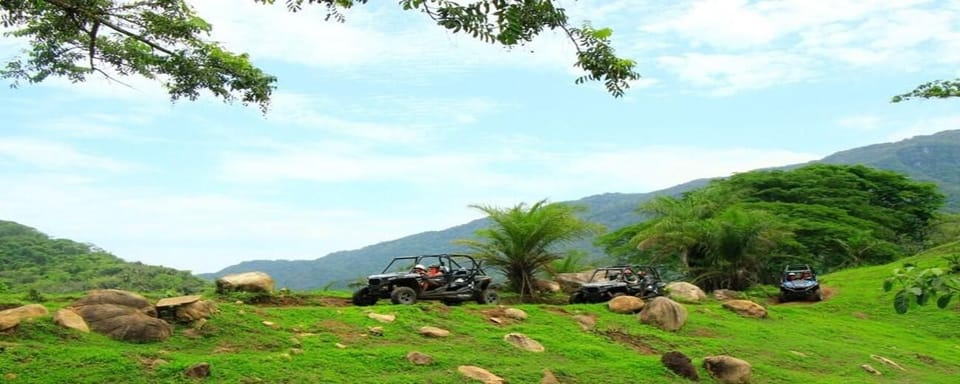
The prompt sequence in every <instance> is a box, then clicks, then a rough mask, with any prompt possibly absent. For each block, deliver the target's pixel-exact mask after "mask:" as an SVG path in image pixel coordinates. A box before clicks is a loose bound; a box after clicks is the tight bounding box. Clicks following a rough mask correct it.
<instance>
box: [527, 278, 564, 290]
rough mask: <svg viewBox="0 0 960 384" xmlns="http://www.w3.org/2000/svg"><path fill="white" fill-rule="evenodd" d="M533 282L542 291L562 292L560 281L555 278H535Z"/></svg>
mask: <svg viewBox="0 0 960 384" xmlns="http://www.w3.org/2000/svg"><path fill="white" fill-rule="evenodd" d="M533 284H534V286H536V287H537V290H538V291H540V292H549V293H557V292H560V283H558V282H556V281H553V280H544V279H536V280H534V282H533Z"/></svg>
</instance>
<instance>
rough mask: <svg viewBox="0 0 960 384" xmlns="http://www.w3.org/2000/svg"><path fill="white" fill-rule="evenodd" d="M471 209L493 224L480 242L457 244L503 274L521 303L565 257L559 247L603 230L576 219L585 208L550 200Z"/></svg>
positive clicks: (485, 230)
mask: <svg viewBox="0 0 960 384" xmlns="http://www.w3.org/2000/svg"><path fill="white" fill-rule="evenodd" d="M470 207H472V208H476V209H479V210H481V211H483V212H484V213H486V214H487V215H488V216H489V218H490V220H491V221H492V222H493V223H492V225H491V226H490V227H488V228H484V229H480V230H478V231H477V232H476V234H477V236H478V237H479V238H480V239H478V240H468V239H461V240H457V243H459V244H463V245H466V246H468V247H470V248H471V249H473V250H474V251H475V253H476V256H477V257H478V258H480V259H482V260H484V261H486V263H487V264H488V265H490V266H492V267H494V268H496V269H498V270H500V271H501V272H503V274H504V275H506V277H507V280H508V281H509V283H510V286H511V288H512V289H513V290H514V291H516V292H518V293H520V298H521V300H522V299H523V297H524V296H525V295H529V294H531V293H532V292H533V289H532V288H533V277H534V275H535V274H536V273H537V272H539V271H540V270H542V269H544V268H545V267H546V266H548V265H549V264H550V263H551V262H553V261H554V260H558V259H560V258H562V253H561V252H560V251H558V250H557V248H558V247H559V246H561V245H563V244H566V243H570V242H572V241H575V240H578V239H582V238H584V237H586V236H589V235H592V234H598V233H600V232H602V231H603V227H602V226H600V225H599V224H595V223H591V222H588V221H584V220H581V219H579V218H578V217H577V216H576V213H577V212H580V211H582V210H584V208H583V207H577V206H572V205H567V204H561V203H552V204H548V203H547V201H546V200H541V201H538V202H537V203H535V204H533V205H531V206H527V205H526V204H524V203H520V204H518V205H516V206H514V207H511V208H498V207H493V206H487V205H471V206H470Z"/></svg>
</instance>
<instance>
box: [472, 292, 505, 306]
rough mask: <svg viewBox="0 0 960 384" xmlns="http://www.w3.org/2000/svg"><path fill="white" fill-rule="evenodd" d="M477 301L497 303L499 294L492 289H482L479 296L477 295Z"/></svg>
mask: <svg viewBox="0 0 960 384" xmlns="http://www.w3.org/2000/svg"><path fill="white" fill-rule="evenodd" d="M477 302H478V303H480V304H499V303H500V294H499V293H497V291H494V290H492V289H484V290H483V292H480V296H477Z"/></svg>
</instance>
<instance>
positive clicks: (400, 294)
mask: <svg viewBox="0 0 960 384" xmlns="http://www.w3.org/2000/svg"><path fill="white" fill-rule="evenodd" d="M390 301H391V302H392V303H394V304H403V305H410V304H413V303H416V302H417V291H415V290H414V289H413V288H410V287H404V286H399V287H396V288H394V289H393V292H391V293H390Z"/></svg>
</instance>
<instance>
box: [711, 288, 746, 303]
mask: <svg viewBox="0 0 960 384" xmlns="http://www.w3.org/2000/svg"><path fill="white" fill-rule="evenodd" d="M738 297H740V292H737V291H734V290H732V289H718V290H715V291H713V298H714V299H717V300H720V301H725V300H733V299H736V298H738Z"/></svg>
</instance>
